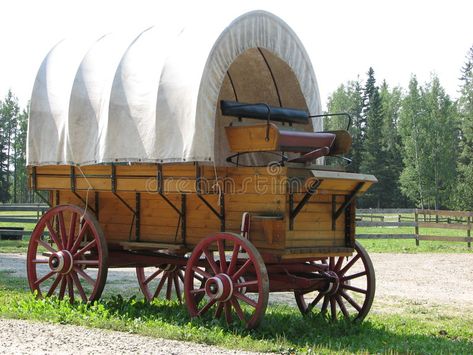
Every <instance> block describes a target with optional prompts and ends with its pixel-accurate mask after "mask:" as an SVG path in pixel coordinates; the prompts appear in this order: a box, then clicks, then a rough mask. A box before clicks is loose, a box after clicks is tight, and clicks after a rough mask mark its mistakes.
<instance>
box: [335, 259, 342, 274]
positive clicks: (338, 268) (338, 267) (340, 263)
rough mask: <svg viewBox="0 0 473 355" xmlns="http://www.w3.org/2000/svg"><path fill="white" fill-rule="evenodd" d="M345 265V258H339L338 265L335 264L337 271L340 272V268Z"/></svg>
mask: <svg viewBox="0 0 473 355" xmlns="http://www.w3.org/2000/svg"><path fill="white" fill-rule="evenodd" d="M342 265H343V256H339V257H338V260H337V263H336V264H335V271H340V268H341V267H342Z"/></svg>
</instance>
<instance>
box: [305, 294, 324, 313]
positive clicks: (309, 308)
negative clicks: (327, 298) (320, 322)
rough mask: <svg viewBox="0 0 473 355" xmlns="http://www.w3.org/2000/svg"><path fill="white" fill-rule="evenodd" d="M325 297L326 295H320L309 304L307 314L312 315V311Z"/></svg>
mask: <svg viewBox="0 0 473 355" xmlns="http://www.w3.org/2000/svg"><path fill="white" fill-rule="evenodd" d="M323 297H324V294H323V293H320V292H319V294H318V295H317V296H316V297H315V298H314V300H313V301H312V302H310V303H309V305H308V306H307V310H306V313H310V312H312V310H313V309H314V307H315V306H316V305H317V303H319V302H320V300H321V299H322V298H323Z"/></svg>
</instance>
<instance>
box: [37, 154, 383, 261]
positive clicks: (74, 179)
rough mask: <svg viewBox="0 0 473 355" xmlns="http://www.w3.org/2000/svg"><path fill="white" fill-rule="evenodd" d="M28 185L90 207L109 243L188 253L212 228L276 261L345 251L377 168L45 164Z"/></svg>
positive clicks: (54, 200) (59, 201)
mask: <svg viewBox="0 0 473 355" xmlns="http://www.w3.org/2000/svg"><path fill="white" fill-rule="evenodd" d="M30 171H31V174H30V177H31V180H30V181H31V182H30V186H31V187H32V188H34V189H37V190H51V191H52V192H51V194H50V201H49V202H50V204H51V205H52V206H56V205H63V204H72V205H80V206H85V201H88V202H87V204H88V208H89V209H90V211H92V212H93V213H94V214H95V215H96V217H97V219H98V221H99V223H100V225H101V227H102V229H103V231H104V235H105V237H106V239H107V242H108V244H109V245H111V246H115V247H117V248H119V247H122V248H123V249H143V248H149V249H156V250H160V249H173V250H181V251H186V252H187V251H191V250H192V249H193V248H194V247H195V246H196V245H197V244H198V243H199V242H200V241H201V240H202V239H203V238H205V237H207V236H208V235H210V234H212V233H215V232H216V231H221V232H231V233H238V234H240V232H241V226H242V215H243V214H244V213H245V212H247V213H249V218H250V228H249V231H248V232H249V240H250V241H251V242H252V243H253V244H254V245H255V246H256V247H257V248H258V250H259V251H260V252H261V253H270V254H271V255H274V256H275V257H277V259H279V260H283V259H297V258H308V257H309V258H310V257H321V256H334V255H338V256H342V255H345V256H349V255H351V254H352V252H353V246H354V241H355V235H354V231H355V203H354V200H355V198H356V197H357V195H361V194H362V193H364V192H365V191H366V190H367V189H368V188H369V186H370V185H371V184H372V183H373V182H375V181H376V179H374V178H373V177H372V176H369V175H361V174H351V173H345V172H339V171H327V170H310V169H307V168H288V167H279V166H275V167H271V166H270V167H267V168H266V167H254V168H251V167H222V168H215V169H214V167H213V166H209V165H207V166H205V165H204V166H200V165H199V164H197V163H195V164H194V163H191V164H165V165H159V164H155V165H151V164H150V165H143V164H140V165H117V166H115V165H103V166H87V167H82V168H80V167H72V166H42V167H34V168H31V170H30Z"/></svg>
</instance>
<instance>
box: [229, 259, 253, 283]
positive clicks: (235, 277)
mask: <svg viewBox="0 0 473 355" xmlns="http://www.w3.org/2000/svg"><path fill="white" fill-rule="evenodd" d="M250 265H251V259H248V260H247V261H246V262H245V263H244V264H243V266H242V267H241V268H239V269H238V271H237V272H235V273H234V274H233V275H231V277H232V280H233V282H235V281H236V280H238V279H239V278H240V276H242V275H243V274H244V273H245V271H246V269H248V267H249V266H250Z"/></svg>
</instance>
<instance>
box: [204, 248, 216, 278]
mask: <svg viewBox="0 0 473 355" xmlns="http://www.w3.org/2000/svg"><path fill="white" fill-rule="evenodd" d="M203 251H204V254H205V257H206V258H207V262H208V264H209V265H210V267H211V268H212V271H213V272H214V275H217V274H219V268H218V266H217V264H216V263H215V260H214V256H213V252H211V251H210V250H208V249H207V248H204V249H203Z"/></svg>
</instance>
